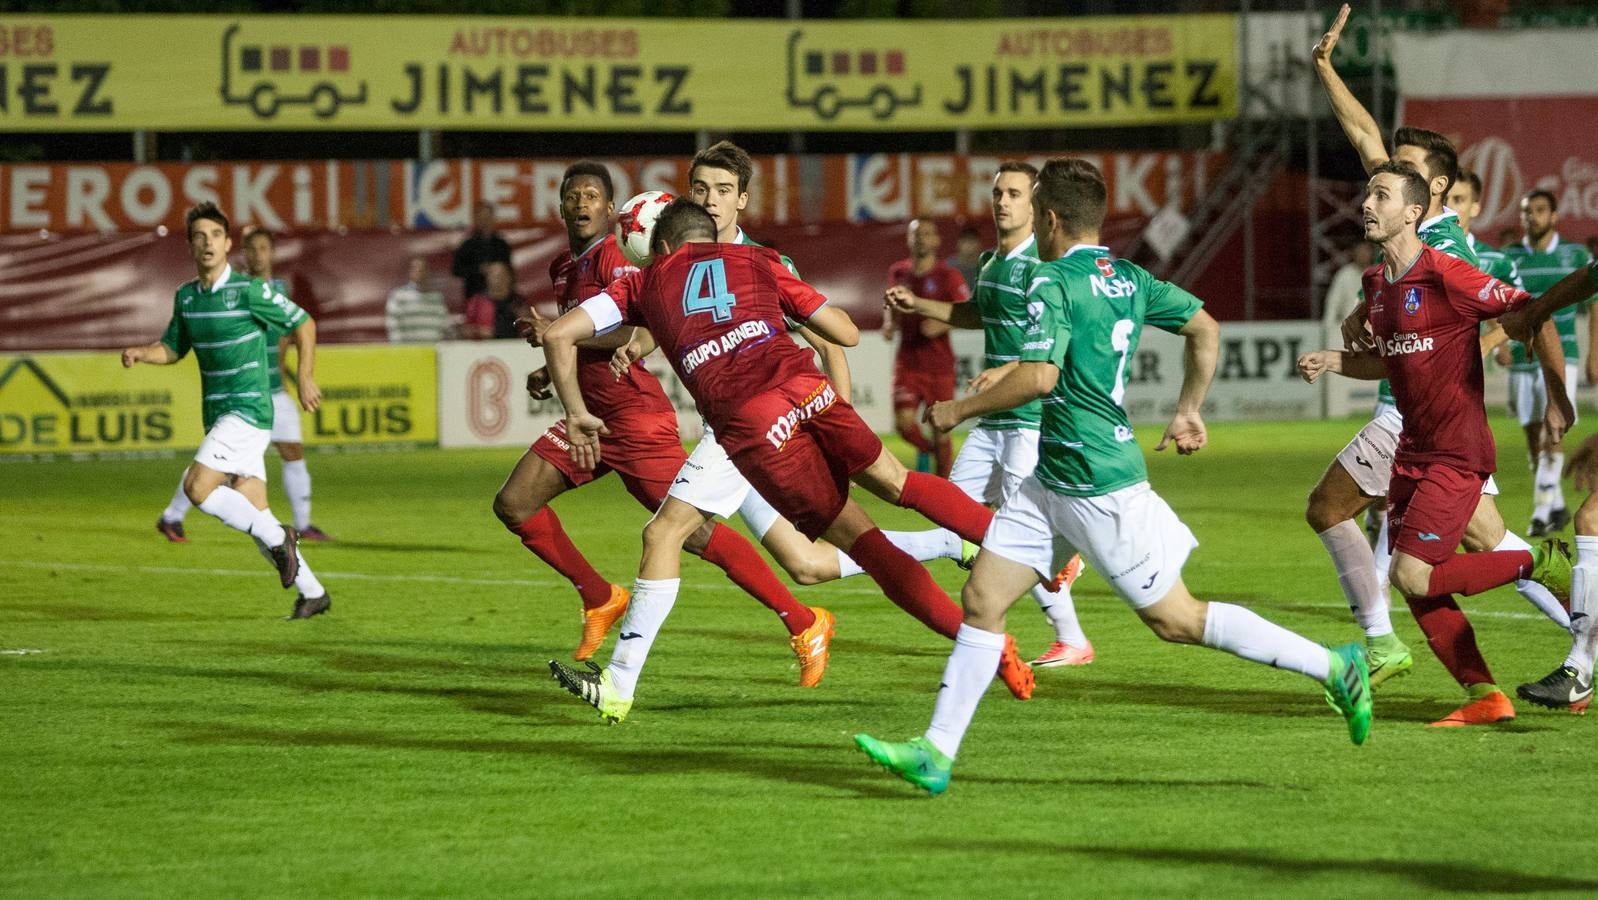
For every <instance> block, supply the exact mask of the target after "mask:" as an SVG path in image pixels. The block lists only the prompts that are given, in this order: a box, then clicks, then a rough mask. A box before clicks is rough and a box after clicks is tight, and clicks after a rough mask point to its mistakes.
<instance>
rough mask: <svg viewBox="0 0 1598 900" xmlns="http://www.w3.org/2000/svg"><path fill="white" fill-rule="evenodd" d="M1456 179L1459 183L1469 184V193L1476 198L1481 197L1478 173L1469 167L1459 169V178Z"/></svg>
mask: <svg viewBox="0 0 1598 900" xmlns="http://www.w3.org/2000/svg"><path fill="white" fill-rule="evenodd" d="M1457 180H1458V183H1459V184H1468V185H1470V193H1471V195H1472V196H1474V197H1475V198H1476V199H1477V200H1480V199H1481V176H1480V175H1477V174H1476V173H1475V172H1472V171H1471V170H1470V169H1460V170H1459V178H1458V179H1457Z"/></svg>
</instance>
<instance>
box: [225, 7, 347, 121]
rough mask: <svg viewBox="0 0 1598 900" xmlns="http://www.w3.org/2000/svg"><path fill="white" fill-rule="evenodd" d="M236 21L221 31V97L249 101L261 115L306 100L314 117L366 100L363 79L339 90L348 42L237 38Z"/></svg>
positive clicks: (242, 102)
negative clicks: (273, 41)
mask: <svg viewBox="0 0 1598 900" xmlns="http://www.w3.org/2000/svg"><path fill="white" fill-rule="evenodd" d="M239 28H240V26H239V25H238V23H236V22H235V23H234V24H232V25H229V26H228V27H227V30H226V31H224V32H222V89H221V90H222V102H224V103H226V104H228V105H230V106H248V107H249V108H250V111H251V112H254V113H255V115H256V116H257V117H259V118H262V119H270V118H273V117H274V116H276V115H277V112H278V110H279V109H281V108H282V107H284V106H309V107H310V108H311V112H312V113H313V114H315V116H316V117H317V118H318V119H331V118H333V116H335V115H337V114H338V110H339V107H341V106H343V105H344V104H346V103H348V104H352V105H355V106H364V105H365V104H366V82H365V81H361V82H358V84H357V85H356V89H355V90H354V91H352V92H350V93H341V92H340V90H339V82H341V81H342V82H346V84H347V82H348V81H349V71H350V48H349V45H348V44H330V45H325V46H321V45H316V44H300V45H290V44H287V43H283V44H270V45H266V44H261V43H258V42H242V43H241V42H238V41H237V36H238V33H239Z"/></svg>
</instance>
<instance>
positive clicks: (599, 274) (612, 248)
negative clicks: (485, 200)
mask: <svg viewBox="0 0 1598 900" xmlns="http://www.w3.org/2000/svg"><path fill="white" fill-rule="evenodd" d="M636 271H638V267H637V266H634V265H633V264H632V263H630V262H628V261H627V257H625V256H622V255H621V248H620V247H617V246H616V238H615V236H614V235H609V234H607V235H605V236H604V237H603V238H601V239H599V240H596V241H594V243H592V244H589V245H588V247H587V248H586V249H584V250H583V252H582V253H579V254H577V255H576V256H573V255H572V254H571V251H569V250H567V251H563V252H562V253H561V254H560V255H559V256H557V257H555V261H554V262H552V263H550V264H549V280H550V281H551V282H552V283H553V284H554V286H555V301H556V303H558V304H559V306H560V311H561V312H562V313H567V312H570V311H572V310H573V309H576V308H577V306H578V305H579V304H581V303H582V302H583V301H584V300H587V299H588V298H589V297H592V296H594V295H595V294H599V293H602V292H603V291H604V290H605V286H606V285H608V284H610V283H611V282H612V281H615V280H616V279H618V278H620V277H622V276H624V275H627V274H628V273H630V272H636ZM611 355H612V353H611V351H609V350H590V349H587V348H585V347H579V348H578V349H577V383H578V386H579V387H581V388H582V392H583V400H584V401H585V402H586V403H587V404H588V408H589V409H590V410H592V411H593V413H594V415H596V416H599V417H600V418H606V419H608V418H614V417H615V416H616V415H617V414H618V413H651V412H658V413H669V412H673V408H672V405H671V401H670V400H669V399H667V397H666V392H665V391H664V390H663V389H662V388H661V386H660V379H658V378H656V377H655V376H654V375H652V374H651V373H650V371H649V369H647V368H645V367H644V364H643V361H642V360H640V361H638V362H635V363H633V365H632V368H630V369H628V370H627V374H626V375H624V376H622V377H621V378H620V379H618V378H616V377H615V376H614V375H612V374H611V371H610V357H611Z"/></svg>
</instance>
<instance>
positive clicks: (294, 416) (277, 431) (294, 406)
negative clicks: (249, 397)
mask: <svg viewBox="0 0 1598 900" xmlns="http://www.w3.org/2000/svg"><path fill="white" fill-rule="evenodd" d="M272 443H274V444H303V443H305V435H304V433H303V432H302V431H301V430H300V405H299V403H297V402H295V400H294V395H292V394H290V393H289V392H288V391H286V390H282V391H273V392H272Z"/></svg>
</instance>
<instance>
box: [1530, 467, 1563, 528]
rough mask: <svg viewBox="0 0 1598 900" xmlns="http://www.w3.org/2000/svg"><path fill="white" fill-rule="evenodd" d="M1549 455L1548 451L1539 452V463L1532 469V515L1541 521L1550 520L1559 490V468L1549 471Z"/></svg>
mask: <svg viewBox="0 0 1598 900" xmlns="http://www.w3.org/2000/svg"><path fill="white" fill-rule="evenodd" d="M1548 464H1549V457H1548V454H1547V453H1546V452H1544V453H1539V454H1537V464H1536V466H1535V467H1533V470H1532V501H1533V503H1534V506H1533V507H1532V511H1531V517H1532V518H1533V519H1537V520H1539V521H1543V522H1546V521H1548V514H1549V513H1550V512H1552V511H1553V509H1554V492H1555V491H1557V490H1559V476H1560V472H1559V470H1558V469H1554V470H1553V471H1551V472H1550V471H1549V465H1548Z"/></svg>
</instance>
